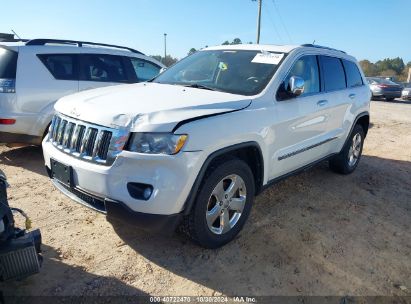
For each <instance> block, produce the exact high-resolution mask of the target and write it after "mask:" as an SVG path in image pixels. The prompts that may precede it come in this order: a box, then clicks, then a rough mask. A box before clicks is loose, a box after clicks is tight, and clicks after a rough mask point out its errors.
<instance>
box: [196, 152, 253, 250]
mask: <svg viewBox="0 0 411 304" xmlns="http://www.w3.org/2000/svg"><path fill="white" fill-rule="evenodd" d="M230 174H237V175H239V176H241V178H242V179H243V181H244V183H245V186H246V191H247V199H246V203H245V206H244V210H243V212H242V215H241V217H240V219H239V221H238V222H237V224H236V225H235V226H234V227H233V228H232V229H231V230H230V231H228V232H227V233H225V234H222V235H217V234H214V233H213V232H212V231H210V229H209V228H208V225H207V221H206V210H207V204H208V200H209V198H210V195H211V193H212V191H213V190H214V188H215V186H216V185H217V184H218V183H219V182H220V181H221V180H222V179H223V178H224V177H226V176H228V175H230ZM254 193H255V185H254V179H253V174H252V172H251V170H250V168H249V167H248V165H247V164H246V163H245V162H244V161H242V160H239V159H233V160H228V161H227V162H223V163H220V164H219V165H218V166H217V167H216V168H214V170H212V172H211V173H210V174H208V175H207V176H206V178H205V179H204V182H203V183H202V185H201V187H200V189H199V193H198V196H197V199H196V204H195V206H194V207H193V210H192V216H193V224H194V227H192V228H194V230H195V231H194V233H195V236H196V237H195V239H196V240H197V242H198V243H200V245H202V246H204V247H207V248H217V247H220V246H222V245H224V244H226V243H228V242H230V241H231V240H232V239H234V238H235V236H236V235H237V234H238V233H239V232H240V231H241V229H242V228H243V226H244V224H245V222H246V220H247V218H248V216H249V214H250V211H251V207H252V204H253V201H254Z"/></svg>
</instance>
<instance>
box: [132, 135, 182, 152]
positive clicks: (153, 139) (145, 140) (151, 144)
mask: <svg viewBox="0 0 411 304" xmlns="http://www.w3.org/2000/svg"><path fill="white" fill-rule="evenodd" d="M186 140H187V135H185V134H183V135H175V134H172V133H133V134H132V135H131V140H130V143H129V145H128V150H129V151H133V152H138V153H146V154H169V155H172V154H176V153H178V152H179V151H180V150H181V148H182V147H183V146H184V144H185V142H186Z"/></svg>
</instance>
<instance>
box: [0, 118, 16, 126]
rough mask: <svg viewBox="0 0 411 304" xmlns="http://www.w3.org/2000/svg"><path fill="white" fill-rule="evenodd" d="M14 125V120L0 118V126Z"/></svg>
mask: <svg viewBox="0 0 411 304" xmlns="http://www.w3.org/2000/svg"><path fill="white" fill-rule="evenodd" d="M15 123H16V120H15V119H11V118H0V125H14V124H15Z"/></svg>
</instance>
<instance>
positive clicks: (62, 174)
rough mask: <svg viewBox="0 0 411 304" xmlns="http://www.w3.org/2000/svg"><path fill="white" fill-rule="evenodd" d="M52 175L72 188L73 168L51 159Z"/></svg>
mask: <svg viewBox="0 0 411 304" xmlns="http://www.w3.org/2000/svg"><path fill="white" fill-rule="evenodd" d="M50 164H51V176H52V178H55V179H57V180H58V181H59V182H61V183H63V184H64V185H66V186H69V187H70V188H72V187H73V168H72V167H71V166H67V165H65V164H62V163H60V162H58V161H56V160H54V159H52V158H51V159H50Z"/></svg>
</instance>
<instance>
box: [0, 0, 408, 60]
mask: <svg viewBox="0 0 411 304" xmlns="http://www.w3.org/2000/svg"><path fill="white" fill-rule="evenodd" d="M1 2H2V3H1ZM0 3H1V11H2V13H1V18H0V32H2V33H10V31H11V29H13V30H14V31H15V32H16V33H17V34H18V35H20V36H21V37H22V38H59V39H73V40H86V41H94V42H102V43H110V44H117V45H125V46H129V47H133V48H136V49H138V50H140V51H142V52H144V53H146V54H148V55H158V54H161V55H162V54H164V33H167V54H170V55H172V56H174V57H178V58H183V57H184V56H186V55H187V53H188V51H189V50H190V49H191V48H196V49H199V48H203V47H205V46H212V45H219V44H221V43H223V42H224V41H225V40H229V41H232V40H233V39H234V38H240V39H241V40H242V41H243V42H247V43H248V42H251V41H252V42H255V40H256V24H257V2H255V1H252V0H202V1H200V0H116V1H114V0H110V1H109V0H100V1H97V0H83V1H80V0H66V1H64V0H61V1H55V0H54V1H51V0H38V1H24V0H12V1H10V0H0ZM410 12H411V1H410V0H293V1H291V0H263V7H262V26H261V41H260V42H261V43H264V44H303V43H312V42H313V41H315V43H316V44H319V45H324V46H329V47H333V48H337V49H341V50H344V51H346V52H347V53H349V54H351V55H353V56H355V57H356V58H357V59H358V60H362V59H369V60H371V61H373V62H375V61H377V60H380V59H384V58H388V57H389V58H393V57H397V56H399V57H402V58H403V59H404V61H405V63H407V62H409V61H411V39H410V29H411V22H410Z"/></svg>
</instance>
